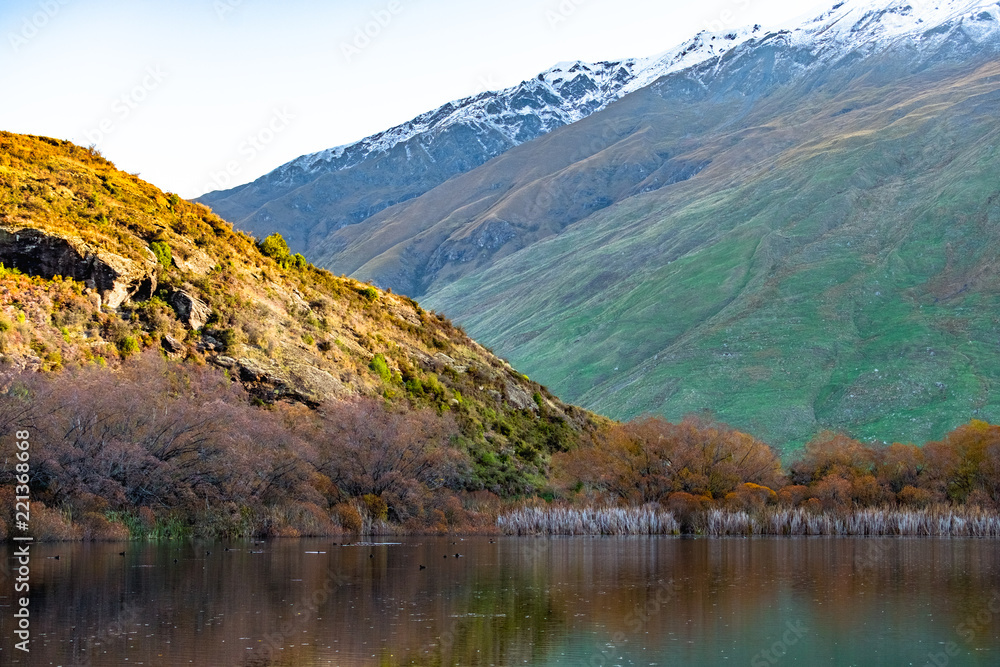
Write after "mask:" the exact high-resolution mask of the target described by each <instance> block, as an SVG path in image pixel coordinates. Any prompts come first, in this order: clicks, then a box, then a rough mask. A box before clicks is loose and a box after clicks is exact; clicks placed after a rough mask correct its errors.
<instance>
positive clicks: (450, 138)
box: [198, 29, 755, 266]
mask: <svg viewBox="0 0 1000 667" xmlns="http://www.w3.org/2000/svg"><path fill="white" fill-rule="evenodd" d="M754 32H755V30H754V29H750V30H742V31H733V32H728V33H724V34H719V35H707V34H701V35H698V36H696V37H694V38H693V39H691V40H690V41H689V42H687V43H685V44H682V45H680V46H678V47H676V48H673V49H671V50H669V51H667V52H665V53H663V54H660V55H658V56H655V57H653V58H642V59H631V60H625V61H620V62H600V63H585V62H580V61H576V62H567V63H559V64H558V65H556V66H555V67H553V68H551V69H549V70H546V71H545V72H542V73H540V74H539V75H538V76H537V77H534V78H532V79H529V80H527V81H524V82H522V83H520V84H519V85H517V86H513V87H511V88H508V89H506V90H500V91H488V92H483V93H480V94H478V95H474V96H472V97H468V98H465V99H462V100H457V101H454V102H450V103H448V104H446V105H444V106H442V107H440V108H438V109H434V110H432V111H429V112H427V113H425V114H422V115H420V116H418V117H417V118H414V119H413V120H411V121H409V122H407V123H403V124H402V125H399V126H397V127H394V128H391V129H389V130H386V131H385V132H381V133H379V134H376V135H374V136H371V137H367V138H365V139H362V140H361V141H358V142H355V143H352V144H348V145H345V146H338V147H336V148H331V149H328V150H324V151H320V152H318V153H314V154H311V155H304V156H302V157H300V158H298V159H296V160H293V161H291V162H289V163H288V164H285V165H282V166H281V167H278V168H277V169H275V170H274V171H273V172H271V173H269V174H266V175H265V176H262V177H261V178H259V179H257V180H256V181H254V182H253V183H249V184H246V185H243V186H239V187H236V188H232V189H230V190H224V191H218V192H211V193H208V194H206V195H204V196H202V197H201V198H199V200H198V201H200V202H202V203H204V204H207V205H209V206H211V207H212V209H213V210H215V211H216V212H217V213H218V214H219V215H221V216H223V217H224V218H226V219H227V220H231V221H233V222H234V223H235V224H236V225H237V226H238V227H239V228H241V229H245V230H247V231H250V232H251V233H254V234H256V235H258V236H266V235H267V234H271V233H273V232H280V233H281V234H283V235H284V236H285V237H286V238H287V239H288V242H289V245H290V246H291V247H292V248H293V250H297V251H302V252H305V251H307V250H308V251H309V252H310V256H311V257H312V258H313V261H316V262H317V263H318V264H320V265H326V264H327V260H330V261H331V262H332V261H334V257H333V256H332V255H331V256H329V257H327V256H326V255H322V256H321V255H320V254H318V252H317V249H316V246H317V244H319V243H321V242H323V241H324V240H325V239H327V237H328V236H329V235H330V234H332V233H333V232H335V231H336V230H338V229H341V228H343V227H346V226H350V225H354V224H357V223H359V222H362V221H364V220H366V219H368V218H370V217H371V216H372V215H375V214H376V213H378V212H379V211H382V210H384V209H386V208H388V207H390V206H393V205H394V204H397V203H400V202H404V201H408V200H410V199H413V198H415V197H418V196H420V195H422V194H423V193H425V192H427V191H428V190H430V189H432V188H434V187H436V186H437V185H440V184H441V183H443V182H445V181H446V180H448V179H449V178H451V177H453V176H455V175H457V174H462V173H465V172H468V171H470V170H472V169H474V168H476V167H478V166H480V165H482V164H484V163H485V162H487V161H489V160H490V159H492V158H494V157H496V156H498V155H501V154H502V153H504V152H506V151H507V150H509V149H511V148H513V147H514V146H518V145H520V144H523V143H526V142H528V141H531V140H533V139H536V138H537V137H540V136H543V135H544V134H547V133H548V132H551V131H552V130H554V129H556V128H558V127H563V126H565V125H569V124H571V123H574V122H576V121H578V120H580V119H582V118H585V117H587V116H588V115H590V114H592V113H595V112H596V111H599V110H601V109H603V108H605V107H606V106H607V105H608V104H610V103H612V102H614V101H615V100H617V99H620V98H621V97H623V96H624V95H627V94H628V93H630V92H632V91H634V90H638V89H640V88H642V87H644V86H646V85H648V84H649V83H651V82H652V81H655V80H656V79H658V78H659V77H661V76H663V75H664V74H667V73H668V72H671V71H677V70H680V69H684V68H686V67H690V66H692V65H693V64H696V63H699V62H703V61H705V60H708V59H711V58H716V57H718V56H720V55H721V54H723V53H726V52H727V51H729V50H730V49H732V48H733V47H735V46H736V45H738V44H740V43H742V42H743V41H745V40H746V39H748V38H749V37H750V36H751V35H752V34H753V33H754ZM331 266H332V264H331Z"/></svg>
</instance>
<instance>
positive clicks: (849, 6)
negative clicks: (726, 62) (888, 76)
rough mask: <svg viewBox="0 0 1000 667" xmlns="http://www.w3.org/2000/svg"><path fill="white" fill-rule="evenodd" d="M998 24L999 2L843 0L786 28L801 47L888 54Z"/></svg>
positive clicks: (973, 0) (981, 0)
mask: <svg viewBox="0 0 1000 667" xmlns="http://www.w3.org/2000/svg"><path fill="white" fill-rule="evenodd" d="M998 20H1000V5H998V4H997V2H996V1H995V0H993V1H992V2H989V1H985V0H887V1H886V0H883V1H882V2H878V1H877V0H876V1H875V2H873V1H872V0H844V1H842V2H838V3H837V4H836V5H834V7H833V8H832V9H831V10H830V11H828V12H826V13H824V14H822V15H821V16H819V17H817V18H815V19H813V20H811V21H807V22H806V23H805V24H800V25H798V26H795V27H792V26H786V29H787V30H788V31H789V32H791V33H792V35H793V37H792V41H793V43H796V44H814V45H815V46H817V47H824V46H827V47H828V46H835V45H850V46H855V47H861V46H867V47H870V48H877V49H883V48H888V47H889V46H891V45H892V44H894V43H896V42H898V41H900V40H906V39H910V40H916V41H919V40H921V39H923V38H924V37H925V36H926V35H928V33H930V32H931V31H934V30H935V29H939V28H942V27H946V26H952V25H959V24H965V23H966V22H968V23H975V22H983V21H989V22H993V23H994V26H995V25H996V22H997V21H998ZM992 29H993V26H990V27H989V31H992Z"/></svg>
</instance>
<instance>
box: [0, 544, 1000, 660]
mask: <svg viewBox="0 0 1000 667" xmlns="http://www.w3.org/2000/svg"><path fill="white" fill-rule="evenodd" d="M400 542H401V543H399V544H366V545H352V546H340V545H338V544H336V543H334V542H333V541H331V540H280V541H274V542H268V543H266V544H235V545H223V544H209V543H191V544H187V543H186V544H154V545H140V544H124V545H123V544H56V545H51V544H50V545H37V546H36V547H35V552H34V554H33V558H32V568H33V569H32V581H31V583H32V593H31V607H30V611H31V631H32V636H33V641H32V644H31V653H30V655H25V654H23V653H21V652H20V651H16V650H13V641H14V640H13V638H12V636H11V635H12V631H13V622H12V618H11V614H12V612H13V609H12V607H11V606H10V605H11V602H12V595H13V584H12V581H11V579H10V578H9V577H7V578H6V579H5V580H4V582H3V585H2V587H0V595H2V596H3V597H0V605H2V606H0V627H2V628H3V632H2V637H0V664H3V665H115V666H118V665H188V664H193V665H212V666H224V665H248V666H249V665H306V666H309V665H395V664H427V665H751V666H752V667H755V666H757V665H778V664H802V665H823V664H829V665H926V664H930V665H938V666H940V665H945V664H947V665H1000V544H998V543H997V542H993V541H983V540H964V539H951V540H943V539H881V538H872V539H853V538H791V539H787V538H755V539H684V538H582V537H577V538H551V539H550V538H539V539H533V538H502V537H500V538H495V543H491V542H490V541H489V538H472V539H465V540H458V539H456V538H426V537H421V538H404V539H401V540H400ZM226 546H229V547H231V548H232V549H234V550H232V551H228V552H227V551H225V550H224V549H225V547H226ZM123 548H124V549H125V550H126V552H127V553H126V554H125V556H121V555H119V552H120V551H121V550H122V549H123ZM313 552H319V553H313ZM12 553H13V549H12V548H11V547H5V546H0V555H2V557H3V563H8V564H9V563H10V557H11V554H12ZM456 553H459V554H461V557H460V558H456V557H455V556H454V554H456ZM57 554H58V555H59V556H60V558H59V560H55V559H54V558H45V557H46V556H55V555H57ZM420 565H424V566H425V568H424V569H421V568H420ZM5 572H6V570H5ZM2 576H6V575H2ZM949 653H951V655H949Z"/></svg>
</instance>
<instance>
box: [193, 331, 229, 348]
mask: <svg viewBox="0 0 1000 667" xmlns="http://www.w3.org/2000/svg"><path fill="white" fill-rule="evenodd" d="M195 347H196V348H197V350H198V351H199V352H215V351H216V350H221V349H222V348H223V345H222V341H220V340H218V339H216V338H213V337H211V336H209V335H208V334H203V335H202V337H201V341H200V342H199V343H198V345H196V346H195Z"/></svg>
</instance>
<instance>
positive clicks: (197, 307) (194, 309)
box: [170, 289, 212, 330]
mask: <svg viewBox="0 0 1000 667" xmlns="http://www.w3.org/2000/svg"><path fill="white" fill-rule="evenodd" d="M170 305H171V306H173V308H174V310H175V311H177V318H178V319H179V320H180V321H181V322H183V323H184V324H186V325H188V326H189V327H191V328H192V329H195V330H197V329H201V328H202V327H203V326H205V324H206V323H207V322H208V318H209V317H210V316H211V315H212V309H211V308H209V307H208V304H206V303H205V302H204V301H202V300H201V299H199V298H197V297H196V296H194V295H192V294H191V293H190V292H185V291H184V290H182V289H179V290H176V291H175V292H174V293H173V294H171V295H170Z"/></svg>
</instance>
